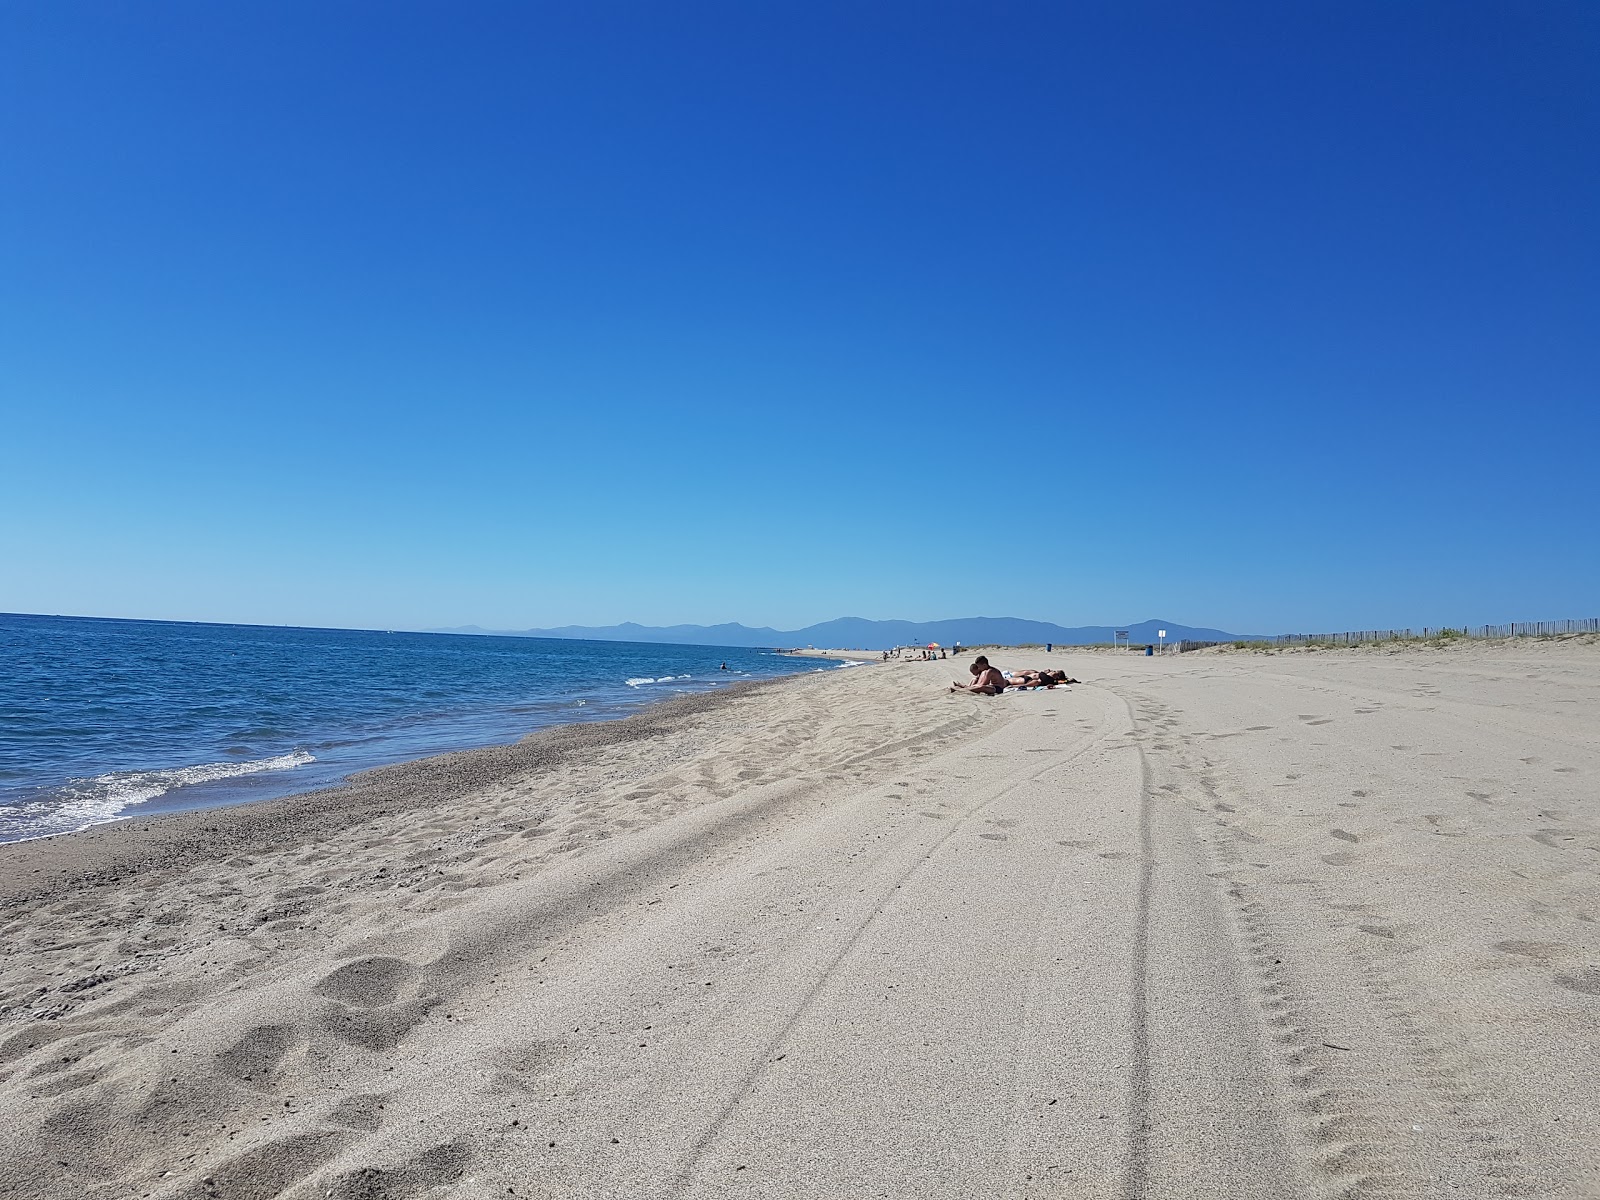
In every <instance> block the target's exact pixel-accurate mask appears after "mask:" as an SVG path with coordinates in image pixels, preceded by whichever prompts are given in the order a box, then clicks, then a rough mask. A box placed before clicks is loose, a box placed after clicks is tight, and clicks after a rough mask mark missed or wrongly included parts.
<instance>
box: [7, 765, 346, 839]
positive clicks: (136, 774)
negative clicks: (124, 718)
mask: <svg viewBox="0 0 1600 1200" xmlns="http://www.w3.org/2000/svg"><path fill="white" fill-rule="evenodd" d="M311 762H316V758H315V757H314V756H312V755H311V754H308V753H306V751H304V750H294V751H291V752H290V753H288V754H278V755H274V756H273V757H272V758H258V759H254V760H252V761H249V762H229V763H201V764H199V765H198V766H193V767H172V768H169V769H167V770H163V771H109V772H107V773H106V774H104V775H95V776H92V777H91V778H88V779H72V780H69V781H68V782H67V783H66V784H64V785H63V786H62V787H61V788H60V789H59V790H58V791H56V792H55V793H54V794H53V795H52V796H50V797H49V798H48V799H45V800H35V801H33V802H32V803H29V804H25V805H23V806H21V807H20V808H18V809H11V810H9V811H5V810H0V824H3V825H4V826H6V828H5V829H3V830H0V836H6V835H9V834H11V833H12V827H14V829H15V832H17V833H21V834H22V835H23V836H24V837H26V836H29V831H31V830H37V832H35V833H32V836H36V837H44V836H48V835H50V834H54V833H67V832H69V831H72V830H78V829H87V828H88V827H89V826H91V825H101V824H104V823H105V822H107V821H115V820H117V819H118V818H120V817H121V816H122V815H123V813H124V812H125V811H126V810H127V809H128V808H130V807H131V806H133V805H135V804H143V803H144V802H145V801H147V800H154V799H155V798H156V797H157V796H164V795H166V794H167V793H168V792H170V791H172V789H173V788H180V787H192V786H193V785H194V784H197V783H217V782H219V781H221V780H224V779H236V778H238V777H239V776H241V775H256V774H259V773H260V772H262V771H288V770H291V769H292V768H294V767H303V766H305V765H306V764H307V763H311ZM6 818H9V819H6Z"/></svg>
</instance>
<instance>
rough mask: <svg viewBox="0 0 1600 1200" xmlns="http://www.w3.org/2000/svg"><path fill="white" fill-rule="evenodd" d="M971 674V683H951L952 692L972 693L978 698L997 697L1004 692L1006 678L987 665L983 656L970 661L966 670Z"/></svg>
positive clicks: (987, 661)
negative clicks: (970, 663)
mask: <svg viewBox="0 0 1600 1200" xmlns="http://www.w3.org/2000/svg"><path fill="white" fill-rule="evenodd" d="M967 670H969V671H971V672H972V682H971V683H962V682H960V681H959V680H955V681H952V682H951V684H950V690H951V691H952V692H973V693H976V694H977V695H979V696H998V695H999V694H1000V693H1001V692H1003V691H1005V690H1006V677H1005V676H1004V675H1002V674H1000V672H999V671H996V670H995V669H994V668H993V667H991V666H990V665H989V660H988V659H987V658H985V657H984V656H983V655H981V654H980V655H978V657H977V658H975V659H973V660H972V665H971V666H970V667H968V668H967Z"/></svg>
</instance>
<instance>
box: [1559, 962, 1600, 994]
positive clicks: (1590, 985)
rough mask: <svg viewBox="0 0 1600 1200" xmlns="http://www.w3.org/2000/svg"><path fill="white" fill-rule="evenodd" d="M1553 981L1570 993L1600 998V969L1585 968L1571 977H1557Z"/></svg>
mask: <svg viewBox="0 0 1600 1200" xmlns="http://www.w3.org/2000/svg"><path fill="white" fill-rule="evenodd" d="M1555 981H1556V982H1557V983H1559V984H1560V985H1561V986H1562V987H1564V988H1567V989H1568V990H1570V991H1574V992H1582V993H1583V994H1584V995H1585V996H1600V967H1586V968H1585V969H1584V970H1582V971H1579V972H1577V973H1575V974H1572V975H1557V976H1556V977H1555Z"/></svg>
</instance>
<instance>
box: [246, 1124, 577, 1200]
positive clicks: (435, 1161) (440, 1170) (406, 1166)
mask: <svg viewBox="0 0 1600 1200" xmlns="http://www.w3.org/2000/svg"><path fill="white" fill-rule="evenodd" d="M552 1144H553V1143H552ZM473 1158H474V1155H473V1152H472V1148H471V1147H470V1146H469V1145H468V1144H467V1142H466V1139H464V1138H456V1139H454V1140H453V1141H449V1142H444V1143H441V1144H440V1145H437V1146H435V1147H433V1148H432V1149H431V1150H424V1151H423V1152H422V1153H421V1154H418V1155H416V1156H415V1157H413V1158H410V1159H407V1160H406V1161H405V1162H403V1163H401V1164H400V1165H399V1166H397V1167H358V1168H357V1169H356V1170H354V1171H347V1172H346V1173H345V1174H343V1175H340V1176H339V1177H338V1178H337V1179H335V1180H334V1181H333V1186H332V1187H330V1188H329V1189H328V1191H327V1195H328V1196H330V1197H332V1198H333V1200H374V1198H375V1197H383V1200H410V1198H411V1197H412V1196H420V1195H422V1194H423V1193H424V1192H431V1191H432V1190H433V1189H434V1188H443V1187H448V1186H449V1185H451V1184H454V1183H456V1182H458V1181H459V1180H460V1179H461V1177H462V1176H463V1175H465V1174H466V1173H467V1168H468V1167H470V1166H471V1165H472V1161H473ZM269 1194H273V1195H275V1194H276V1193H269Z"/></svg>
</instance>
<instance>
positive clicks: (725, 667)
mask: <svg viewBox="0 0 1600 1200" xmlns="http://www.w3.org/2000/svg"><path fill="white" fill-rule="evenodd" d="M717 669H718V670H719V671H726V670H727V669H728V664H727V663H723V664H722V666H720V667H718V668H717Z"/></svg>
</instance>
